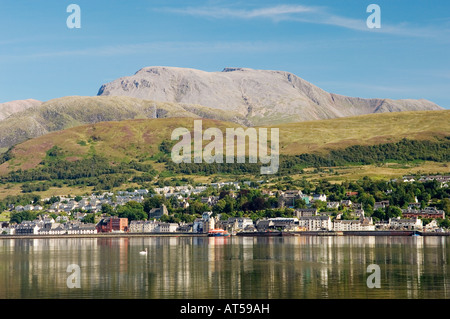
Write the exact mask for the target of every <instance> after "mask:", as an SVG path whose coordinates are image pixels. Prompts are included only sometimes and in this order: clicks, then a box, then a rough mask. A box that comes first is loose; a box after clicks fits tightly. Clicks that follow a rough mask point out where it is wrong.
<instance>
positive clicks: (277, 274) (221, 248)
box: [0, 237, 450, 299]
mask: <svg viewBox="0 0 450 319" xmlns="http://www.w3.org/2000/svg"><path fill="white" fill-rule="evenodd" d="M145 247H147V248H148V255H147V256H142V255H140V254H139V251H140V250H142V249H143V248H145ZM449 262H450V238H448V237H442V238H440V237H422V238H414V237H284V238H281V237H280V238H275V237H273V238H251V237H245V238H244V237H231V238H207V237H203V238H193V237H170V238H169V237H164V238H162V237H159V238H156V237H150V238H130V239H128V238H112V239H109V238H101V239H27V240H19V239H13V240H12V239H4V240H0V298H3V299H6V298H89V299H92V298H122V299H127V298H140V299H142V298H152V299H158V298H164V299H176V298H186V299H188V298H196V299H200V298H208V299H209V298H215V299H217V298H219V299H228V298H236V299H237V298H263V299H298V298H300V299H306V298H315V299H322V298H402V299H406V298H421V299H422V298H449V297H450V277H449V273H448V265H449ZM70 264H77V265H79V267H80V284H81V287H80V288H72V289H70V288H68V286H67V278H68V277H69V275H70V273H69V272H67V266H68V265H70ZM370 264H377V265H379V266H380V270H381V276H380V283H381V288H373V289H369V288H368V287H367V284H366V280H367V277H368V276H369V275H370V273H368V272H367V267H368V266H369V265H370Z"/></svg>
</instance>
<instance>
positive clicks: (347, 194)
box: [345, 191, 358, 197]
mask: <svg viewBox="0 0 450 319" xmlns="http://www.w3.org/2000/svg"><path fill="white" fill-rule="evenodd" d="M345 196H347V197H352V196H358V192H351V191H350V192H346V193H345Z"/></svg>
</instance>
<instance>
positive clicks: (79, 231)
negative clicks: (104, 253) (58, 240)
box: [66, 223, 97, 235]
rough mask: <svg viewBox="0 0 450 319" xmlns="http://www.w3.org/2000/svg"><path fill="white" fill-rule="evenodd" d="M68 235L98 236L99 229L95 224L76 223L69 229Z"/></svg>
mask: <svg viewBox="0 0 450 319" xmlns="http://www.w3.org/2000/svg"><path fill="white" fill-rule="evenodd" d="M66 231H67V234H75V235H90V234H97V228H96V227H95V224H88V223H87V224H84V223H75V224H72V225H70V226H69V227H68V228H67V230H66Z"/></svg>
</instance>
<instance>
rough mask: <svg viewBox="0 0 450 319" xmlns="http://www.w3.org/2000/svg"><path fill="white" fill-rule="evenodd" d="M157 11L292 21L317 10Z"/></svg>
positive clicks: (281, 7)
mask: <svg viewBox="0 0 450 319" xmlns="http://www.w3.org/2000/svg"><path fill="white" fill-rule="evenodd" d="M155 10H157V11H166V12H172V13H178V14H185V15H193V16H203V17H208V18H215V19H224V18H239V19H253V18H269V19H272V20H286V19H292V18H293V17H294V14H299V13H306V12H313V11H316V10H318V8H316V7H309V6H301V5H279V6H275V7H267V8H257V9H251V10H245V9H235V8H224V7H188V8H181V9H180V8H160V9H155Z"/></svg>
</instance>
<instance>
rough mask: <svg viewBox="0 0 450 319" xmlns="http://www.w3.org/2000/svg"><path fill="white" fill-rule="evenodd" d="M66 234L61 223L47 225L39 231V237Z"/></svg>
mask: <svg viewBox="0 0 450 319" xmlns="http://www.w3.org/2000/svg"><path fill="white" fill-rule="evenodd" d="M66 233H67V231H66V229H65V228H64V226H63V225H62V224H60V223H46V224H45V225H44V227H42V228H40V229H39V230H38V234H39V235H63V234H66Z"/></svg>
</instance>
